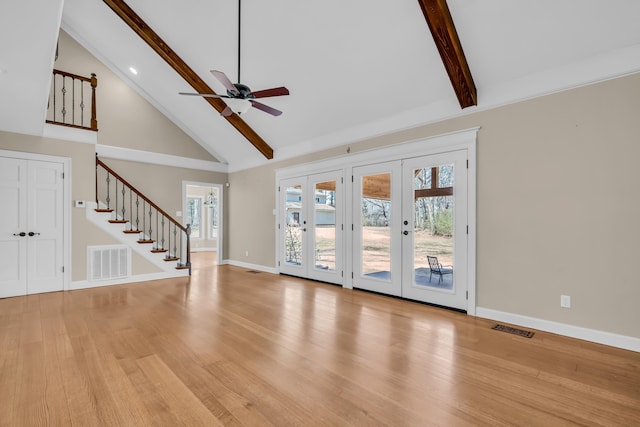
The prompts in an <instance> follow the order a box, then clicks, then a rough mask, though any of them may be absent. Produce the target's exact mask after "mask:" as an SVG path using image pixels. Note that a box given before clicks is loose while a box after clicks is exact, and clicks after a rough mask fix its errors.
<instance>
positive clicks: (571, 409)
mask: <svg viewBox="0 0 640 427" xmlns="http://www.w3.org/2000/svg"><path fill="white" fill-rule="evenodd" d="M212 258H213V256H212V255H211V254H210V253H196V254H194V263H195V264H197V265H199V267H196V268H194V271H193V276H192V277H191V278H190V279H189V278H181V279H175V280H163V281H155V282H146V283H138V284H131V285H123V286H111V287H104V288H95V289H87V290H79V291H71V292H58V293H50V294H41V295H33V296H28V297H18V298H8V299H4V300H0V426H39V425H50V426H56V425H59V426H81V427H87V426H98V425H100V426H120V425H122V426H136V427H139V426H147V425H157V426H217V425H228V426H344V425H349V426H352V425H353V426H431V425H440V426H458V425H469V426H483V425H486V426H500V425H520V426H560V425H589V426H590V425H606V426H613V425H620V426H640V354H639V353H634V352H631V351H625V350H620V349H615V348H609V347H606V346H602V345H597V344H593V343H588V342H583V341H579V340H574V339H570V338H565V337H560V336H557V335H553V334H548V333H544V332H539V331H536V333H535V336H534V337H533V338H531V339H527V338H522V337H518V336H514V335H510V334H507V333H504V332H498V331H494V330H492V329H491V326H493V325H494V322H490V321H486V320H482V319H476V318H473V317H469V316H466V315H464V314H459V313H455V312H450V311H447V310H442V309H437V308H432V307H429V306H426V305H422V304H417V303H413V302H409V301H402V300H398V299H393V298H388V297H383V296H379V295H374V294H369V293H365V292H360V291H351V290H345V289H342V288H339V287H335V286H330V285H326V284H320V283H314V282H311V281H306V280H300V279H296V278H291V277H286V276H277V275H272V274H268V273H258V274H256V273H251V272H248V271H247V270H246V269H243V268H238V267H232V266H220V267H218V266H215V265H212V263H211V262H210V259H212Z"/></svg>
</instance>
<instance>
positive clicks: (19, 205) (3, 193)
mask: <svg viewBox="0 0 640 427" xmlns="http://www.w3.org/2000/svg"><path fill="white" fill-rule="evenodd" d="M0 200H2V201H3V204H4V207H3V208H2V209H0V260H2V268H0V298H5V297H12V296H16V295H26V293H27V238H26V235H27V231H28V228H27V161H26V160H18V159H11V158H6V157H0Z"/></svg>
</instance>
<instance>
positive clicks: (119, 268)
mask: <svg viewBox="0 0 640 427" xmlns="http://www.w3.org/2000/svg"><path fill="white" fill-rule="evenodd" d="M130 275H131V248H129V247H128V246H125V245H109V246H87V280H88V281H90V282H93V281H97V280H107V279H120V278H124V277H129V276H130Z"/></svg>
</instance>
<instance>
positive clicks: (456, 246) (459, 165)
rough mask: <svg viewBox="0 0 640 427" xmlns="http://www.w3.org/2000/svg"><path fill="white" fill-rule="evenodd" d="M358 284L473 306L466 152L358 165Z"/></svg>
mask: <svg viewBox="0 0 640 427" xmlns="http://www.w3.org/2000/svg"><path fill="white" fill-rule="evenodd" d="M353 177H354V184H353V185H354V187H353V194H354V199H353V203H354V204H353V225H354V233H353V236H354V242H353V255H352V260H353V286H354V287H355V288H360V289H366V290H370V291H374V292H379V293H384V294H388V295H395V296H401V297H404V298H409V299H413V300H419V301H424V302H429V303H432V304H438V305H443V306H447V307H452V308H457V309H463V310H465V309H466V308H467V303H466V298H467V294H466V291H467V276H466V274H467V273H466V265H467V234H466V229H467V167H466V151H464V150H462V151H454V152H449V153H444V154H436V155H429V156H423V157H417V158H411V159H405V160H397V161H391V162H384V163H378V164H373V165H367V166H362V167H356V168H354V169H353Z"/></svg>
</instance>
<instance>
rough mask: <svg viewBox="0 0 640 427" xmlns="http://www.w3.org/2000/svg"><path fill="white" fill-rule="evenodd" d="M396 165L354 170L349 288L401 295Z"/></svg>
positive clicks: (398, 175)
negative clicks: (351, 273) (351, 267)
mask: <svg viewBox="0 0 640 427" xmlns="http://www.w3.org/2000/svg"><path fill="white" fill-rule="evenodd" d="M400 185H401V180H400V162H387V163H382V164H376V165H369V166H363V167H359V168H354V196H355V197H354V205H353V217H354V244H353V248H354V253H353V260H354V280H353V286H354V287H356V288H361V289H366V290H370V291H374V292H380V293H385V294H390V295H400V293H401V286H400V284H401V272H400V268H399V267H400V260H401V253H400V250H401V248H400V243H401V241H400V208H401V204H400Z"/></svg>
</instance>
